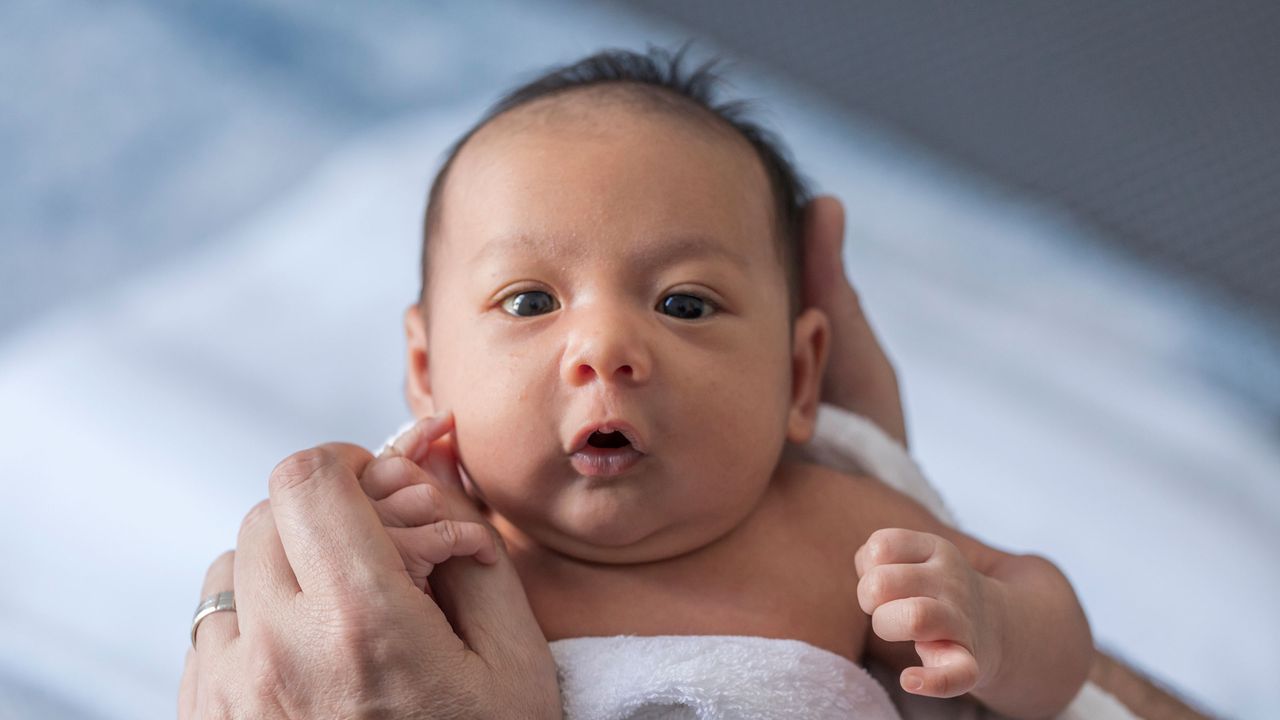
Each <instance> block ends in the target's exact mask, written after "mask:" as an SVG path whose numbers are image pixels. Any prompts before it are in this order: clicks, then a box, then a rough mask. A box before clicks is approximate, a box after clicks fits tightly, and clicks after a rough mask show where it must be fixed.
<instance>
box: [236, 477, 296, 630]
mask: <svg viewBox="0 0 1280 720" xmlns="http://www.w3.org/2000/svg"><path fill="white" fill-rule="evenodd" d="M235 589H236V613H237V615H238V620H239V623H240V628H241V629H242V630H243V631H246V632H249V633H250V634H252V633H253V628H254V627H255V626H256V625H258V624H259V623H270V622H272V619H273V618H274V617H276V616H278V615H279V610H278V608H280V607H281V606H282V605H285V604H287V603H289V602H291V601H292V599H293V598H294V597H295V596H296V595H297V594H298V593H299V592H300V591H301V588H300V587H299V586H298V578H297V577H295V576H294V574H293V568H292V567H290V565H289V558H288V556H286V555H285V551H284V545H282V544H281V542H280V533H279V532H278V531H277V530H276V521H275V517H274V516H273V515H272V511H271V501H269V500H263V501H262V502H259V503H258V504H257V505H254V506H253V508H252V509H250V510H249V512H248V514H246V515H245V516H244V520H243V521H242V522H241V523H240V533H239V535H238V536H237V538H236V562H235Z"/></svg>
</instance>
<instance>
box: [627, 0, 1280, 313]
mask: <svg viewBox="0 0 1280 720" xmlns="http://www.w3.org/2000/svg"><path fill="white" fill-rule="evenodd" d="M624 4H626V5H627V6H629V7H633V8H639V9H642V10H645V11H647V12H650V13H653V14H655V15H657V16H659V17H662V18H664V19H668V20H673V21H676V22H677V23H680V24H683V25H684V26H686V27H687V28H689V32H690V34H691V35H698V34H702V35H706V36H709V37H712V38H714V39H715V40H716V41H717V42H719V43H721V44H723V45H724V46H725V47H727V48H729V49H731V50H733V51H735V52H737V53H740V54H742V55H743V56H744V57H748V58H752V59H754V60H758V61H763V62H765V63H768V64H771V65H772V66H774V67H775V68H777V69H779V70H781V71H783V72H785V73H787V74H789V75H790V76H791V77H793V78H796V79H798V80H799V81H801V82H803V83H805V84H807V85H809V86H811V87H812V88H814V89H816V90H817V91H819V92H821V93H822V94H824V95H826V96H827V97H829V98H832V99H833V100H836V101H838V102H839V103H841V104H843V105H844V106H845V107H847V108H849V109H852V110H854V111H856V112H858V113H860V114H863V115H865V116H869V117H872V118H875V119H877V120H879V121H881V122H883V123H884V124H886V125H889V126H892V127H894V128H896V129H898V130H900V131H901V132H903V133H905V134H907V135H909V136H910V137H912V138H914V139H916V140H918V141H921V142H923V143H924V144H926V145H928V146H929V147H931V148H933V149H934V150H935V151H937V152H940V153H942V154H944V155H947V156H950V157H951V158H953V159H955V160H957V161H959V162H961V163H962V164H964V165H968V166H970V167H975V168H978V169H980V170H982V171H984V172H986V173H988V174H990V175H992V176H994V177H996V178H998V179H999V180H1001V181H1003V182H1005V183H1007V184H1011V185H1013V186H1016V187H1019V188H1022V189H1026V190H1030V191H1032V192H1034V193H1036V194H1039V195H1041V196H1045V197H1048V198H1050V199H1051V200H1053V201H1055V202H1057V203H1060V204H1062V205H1064V206H1066V207H1067V208H1069V209H1070V210H1071V211H1073V212H1074V213H1076V214H1077V215H1078V216H1079V217H1081V218H1083V219H1084V220H1086V221H1087V222H1090V223H1092V224H1094V225H1095V226H1097V227H1098V228H1099V229H1101V230H1102V233H1101V234H1103V235H1105V236H1107V237H1108V238H1109V239H1110V240H1112V241H1113V242H1115V243H1116V244H1117V245H1118V246H1119V247H1121V248H1123V249H1124V251H1126V252H1127V253H1129V254H1130V255H1132V256H1134V257H1136V258H1139V259H1141V260H1142V261H1144V262H1147V263H1150V264H1153V265H1155V266H1157V267H1159V268H1163V269H1166V270H1169V271H1173V272H1175V273H1178V274H1182V275H1185V276H1189V277H1191V278H1192V279H1194V280H1195V281H1197V282H1198V283H1200V284H1202V285H1203V286H1206V287H1209V288H1213V289H1216V290H1218V291H1221V292H1222V293H1224V294H1225V295H1227V296H1228V297H1230V298H1233V299H1234V300H1235V301H1237V302H1238V303H1240V304H1242V305H1244V306H1247V307H1249V308H1251V309H1252V311H1253V312H1256V313H1258V314H1260V315H1262V316H1263V317H1264V319H1265V322H1266V323H1267V324H1268V325H1269V326H1270V327H1271V328H1272V329H1273V330H1280V202H1277V201H1276V198H1278V197H1280V121H1278V119H1280V42H1277V38H1278V37H1280V5H1278V4H1276V3H1269V2H1238V3H1231V4H1229V5H1219V4H1214V3H1191V2H1156V1H1155V0H1139V1H1138V2H1125V3H1114V2H1107V1H1106V0H1085V1H1082V2H1072V3H1009V2H1000V3H974V2H964V3H951V2H938V1H933V2H914V3H897V2H859V3H848V2H840V1H839V0H814V1H811V2H806V3H802V4H796V3H778V2H769V1H768V0H742V1H738V0H719V1H712V2H696V3H690V2H681V1H680V0H627V2H625V3H624Z"/></svg>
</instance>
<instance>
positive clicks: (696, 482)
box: [405, 54, 827, 562]
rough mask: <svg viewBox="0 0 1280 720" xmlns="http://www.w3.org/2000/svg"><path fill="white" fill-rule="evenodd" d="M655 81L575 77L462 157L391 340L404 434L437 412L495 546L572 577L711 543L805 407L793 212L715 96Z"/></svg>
mask: <svg viewBox="0 0 1280 720" xmlns="http://www.w3.org/2000/svg"><path fill="white" fill-rule="evenodd" d="M662 60H663V58H662V57H661V56H651V57H647V58H646V57H644V56H630V55H626V54H614V55H611V56H607V57H603V58H602V57H596V58H592V59H588V60H587V61H583V62H582V63H579V64H578V65H576V66H572V67H571V68H569V69H566V70H563V71H561V72H559V73H557V74H553V75H551V76H549V79H544V80H543V81H542V82H541V84H539V82H538V81H535V83H532V84H531V85H530V86H526V88H522V89H521V90H517V91H516V92H515V93H513V94H512V95H511V96H510V97H509V98H508V100H507V101H504V103H500V104H499V106H498V108H499V109H498V111H497V112H495V113H492V114H491V117H490V118H487V119H486V120H485V121H482V123H481V124H480V125H479V127H478V129H476V130H475V131H473V132H472V133H469V134H468V135H467V136H465V137H464V139H463V141H462V142H461V144H460V145H459V146H457V147H456V151H455V154H454V155H453V156H452V157H451V158H450V160H449V161H448V162H447V164H446V166H445V168H444V169H443V170H442V171H441V176H440V178H439V179H438V181H437V183H436V186H435V187H434V188H433V190H432V195H431V200H430V203H431V205H430V208H429V211H428V215H427V223H426V232H425V237H426V240H427V245H426V247H425V248H424V262H423V268H424V290H423V296H422V300H421V303H420V304H419V305H416V306H414V307H411V308H410V309H409V311H408V312H407V313H406V317H405V322H406V332H407V335H408V339H409V377H408V383H407V393H408V396H409V401H410V404H411V406H412V408H413V410H414V412H415V414H417V415H419V416H421V415H426V414H431V413H433V412H436V411H441V410H448V411H452V412H453V414H454V416H455V418H456V429H455V433H456V442H457V448H458V452H459V455H460V458H461V461H462V463H463V465H464V467H465V469H466V472H467V473H468V475H469V476H470V479H471V481H472V482H473V483H474V486H475V490H476V491H477V493H479V494H480V495H481V497H482V498H483V500H484V502H485V503H486V505H488V507H489V508H490V509H491V510H492V511H493V512H495V513H496V514H497V515H498V516H500V517H501V518H502V519H503V520H504V521H506V522H507V523H509V526H510V529H511V531H513V532H519V533H522V534H524V535H525V536H527V537H528V538H530V539H531V540H533V541H535V542H537V543H540V544H542V545H546V546H549V547H551V548H553V549H555V550H557V551H559V552H562V553H565V554H569V555H572V556H575V557H579V558H582V559H586V560H594V561H601V562H640V561H648V560H655V559H659V558H664V557H670V556H672V555H676V554H680V553H683V552H687V551H689V550H691V549H694V548H696V547H700V546H702V545H705V544H707V543H709V542H711V541H712V540H714V539H715V538H717V537H719V536H721V535H723V534H725V533H726V532H728V531H729V530H730V529H732V528H733V527H734V526H736V525H737V524H738V523H739V522H741V520H742V519H743V518H744V517H745V516H746V515H747V514H749V513H750V511H751V509H752V508H753V507H754V506H755V504H756V503H757V502H758V500H759V498H760V497H761V496H762V494H763V492H764V490H765V488H766V487H767V485H768V483H769V481H770V478H771V477H772V475H773V472H774V469H775V468H776V466H777V464H778V461H779V457H780V455H781V452H782V448H783V446H784V444H785V442H786V441H788V440H791V441H795V442H803V441H804V440H806V439H807V438H808V436H809V434H810V433H811V432H812V427H813V422H814V417H815V413H816V407H817V402H818V391H819V384H820V375H821V370H822V362H823V360H824V357H823V354H824V352H825V342H826V332H827V330H826V321H825V318H824V317H823V316H822V314H821V313H820V312H817V311H813V310H809V311H806V312H803V313H800V312H797V307H798V300H797V298H798V297H799V287H798V283H799V281H798V267H799V263H800V258H799V242H800V238H799V212H800V210H799V208H800V206H801V204H802V202H803V189H802V187H801V185H800V184H799V182H798V181H797V180H796V179H795V175H794V173H793V172H792V171H791V170H790V167H789V164H788V163H787V162H786V160H785V159H784V158H783V155H782V154H781V153H780V152H779V151H777V150H776V149H774V148H773V147H772V145H770V144H769V142H768V140H767V137H766V136H765V135H763V134H762V133H760V132H759V131H758V130H757V129H756V128H755V127H754V126H751V125H749V124H746V123H744V122H742V121H739V120H736V119H735V116H733V115H731V114H730V115H724V114H717V112H716V111H715V110H714V109H711V108H710V103H709V99H708V88H707V84H708V83H709V82H711V81H712V80H713V79H714V78H712V77H711V76H710V75H698V74H696V73H695V74H694V75H690V76H686V75H684V74H682V71H681V70H680V68H679V59H678V58H676V59H675V61H674V62H672V63H671V66H670V67H667V68H663V67H661V63H662ZM655 63H656V64H655ZM628 73H629V74H628ZM735 122H736V123H737V124H735ZM744 128H745V129H744Z"/></svg>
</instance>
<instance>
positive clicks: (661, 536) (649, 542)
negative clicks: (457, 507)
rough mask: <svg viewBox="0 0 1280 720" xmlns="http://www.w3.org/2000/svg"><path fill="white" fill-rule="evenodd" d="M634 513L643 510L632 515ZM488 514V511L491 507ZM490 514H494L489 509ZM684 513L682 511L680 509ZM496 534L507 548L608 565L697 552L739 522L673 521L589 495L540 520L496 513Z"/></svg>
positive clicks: (658, 512) (611, 496)
mask: <svg viewBox="0 0 1280 720" xmlns="http://www.w3.org/2000/svg"><path fill="white" fill-rule="evenodd" d="M639 508H646V509H644V510H638V509H639ZM491 509H493V508H491ZM495 510H496V509H495ZM686 510H687V509H686ZM498 515H499V516H500V517H501V522H495V526H497V528H498V530H499V531H500V532H501V533H502V534H503V536H504V537H505V538H506V539H507V541H508V542H509V543H510V542H512V540H513V538H510V537H507V535H508V533H509V532H513V531H514V532H517V533H519V535H520V536H521V537H520V538H514V540H515V543H516V544H517V545H528V544H529V543H533V544H535V545H537V546H541V547H542V548H545V549H548V550H551V551H553V552H555V553H557V554H560V555H563V556H566V557H569V558H572V559H574V560H578V561H582V562H591V563H604V564H613V565H624V564H635V563H647V562H658V561H662V560H669V559H671V558H674V557H679V556H681V555H685V554H688V553H691V552H694V551H696V550H699V549H701V548H703V547H706V546H707V545H710V544H711V543H713V542H715V541H716V540H717V539H719V538H720V537H722V536H723V535H725V534H726V533H727V532H729V531H730V530H732V529H733V528H734V527H736V526H737V524H738V522H740V521H741V518H729V517H715V516H711V517H708V516H707V515H700V516H696V517H694V516H678V515H675V514H674V513H672V512H664V511H663V510H662V509H658V508H654V507H653V504H652V500H651V499H650V502H649V504H648V505H647V506H646V504H644V503H642V502H640V501H637V500H635V499H628V498H627V497H626V493H625V492H618V493H609V492H607V491H606V492H599V491H596V492H593V493H591V496H590V497H585V498H584V497H576V498H572V499H567V502H563V503H561V504H560V506H559V507H556V508H555V509H554V510H553V511H552V512H550V513H547V514H546V515H544V516H541V517H521V516H518V515H517V516H514V517H512V516H507V515H504V514H502V513H501V512H500V511H498Z"/></svg>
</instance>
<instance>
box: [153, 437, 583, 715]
mask: <svg viewBox="0 0 1280 720" xmlns="http://www.w3.org/2000/svg"><path fill="white" fill-rule="evenodd" d="M370 460H371V456H370V455H369V453H368V452H366V451H365V450H363V449H361V448H359V447H356V446H353V445H342V444H331V445H323V446H320V447H318V448H314V449H312V450H307V451H304V452H301V453H297V454H295V455H293V456H291V457H289V458H288V459H286V460H285V461H284V462H282V463H281V464H280V465H278V466H277V467H276V469H275V470H274V471H273V472H272V473H271V480H270V496H271V499H270V501H264V502H262V503H260V504H258V505H257V506H256V507H254V509H253V510H251V511H250V512H249V514H248V515H247V516H246V517H245V519H244V523H243V524H242V525H241V528H240V535H239V539H238V542H237V550H236V552H234V553H226V554H224V555H222V556H221V557H219V558H218V559H217V560H216V561H215V562H214V563H213V565H212V566H211V567H210V568H209V574H208V577H207V578H206V580H205V585H204V591H203V593H202V597H203V596H208V595H211V594H213V593H216V592H219V591H223V590H230V589H232V588H234V590H235V593H236V612H218V613H214V614H213V615H210V616H209V617H207V618H206V619H205V620H204V622H203V623H202V624H201V625H200V628H199V636H198V638H197V649H196V650H195V651H193V652H189V653H188V654H187V662H186V667H185V669H184V672H183V677H182V684H181V687H180V690H179V713H178V714H179V718H182V719H183V720H195V719H196V718H215V717H216V718H228V717H230V718H299V717H307V718H311V717H315V718H320V717H326V718H327V717H371V716H377V717H395V718H416V717H431V718H489V717H530V718H535V717H556V718H558V717H560V716H561V707H560V697H559V688H558V686H557V682H556V668H555V663H554V660H553V659H552V657H551V653H550V650H549V649H548V647H547V643H546V640H545V639H544V638H543V636H542V633H541V632H540V631H539V630H538V626H537V624H536V621H535V620H534V618H533V613H532V611H531V610H530V608H529V604H528V601H527V600H526V599H525V596H524V594H523V593H510V592H506V591H507V590H509V589H510V588H511V587H512V586H518V585H519V578H518V577H516V576H515V571H514V569H513V568H512V566H511V564H510V563H499V564H497V565H492V566H483V565H479V564H477V563H475V562H474V561H473V560H472V559H470V558H458V559H455V560H452V561H450V562H448V563H445V564H444V565H443V566H441V567H440V568H439V569H437V573H440V574H441V575H443V576H444V577H443V578H442V580H446V579H447V582H441V583H440V584H439V586H436V587H434V589H435V591H436V593H437V595H438V598H437V599H438V600H439V601H440V605H437V604H436V602H435V601H433V599H432V598H431V597H429V596H428V595H426V594H424V593H423V591H422V589H421V588H418V587H415V586H414V584H413V582H412V581H411V580H410V577H409V575H408V574H407V573H406V572H405V566H404V563H403V562H402V560H401V557H400V555H399V553H398V552H397V550H396V547H395V545H394V544H393V543H392V541H391V539H390V538H389V537H388V535H387V533H386V531H385V530H384V529H383V527H382V523H381V521H380V520H379V518H378V515H377V514H376V512H375V511H374V509H373V507H372V506H371V505H370V502H369V500H368V499H367V498H366V497H365V494H364V492H363V491H362V490H361V487H360V485H359V482H358V478H359V477H360V475H361V473H362V470H363V468H364V466H365V465H366V464H367V463H368V462H369V461H370ZM446 570H448V571H450V572H448V573H445V571H446ZM508 575H509V576H508ZM432 577H433V586H434V585H435V582H434V580H435V575H433V576H432ZM442 606H443V607H444V608H445V610H442V609H441V608H442ZM446 610H447V613H446ZM451 621H452V624H451ZM455 628H456V630H455Z"/></svg>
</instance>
